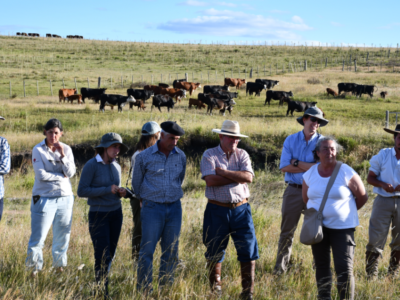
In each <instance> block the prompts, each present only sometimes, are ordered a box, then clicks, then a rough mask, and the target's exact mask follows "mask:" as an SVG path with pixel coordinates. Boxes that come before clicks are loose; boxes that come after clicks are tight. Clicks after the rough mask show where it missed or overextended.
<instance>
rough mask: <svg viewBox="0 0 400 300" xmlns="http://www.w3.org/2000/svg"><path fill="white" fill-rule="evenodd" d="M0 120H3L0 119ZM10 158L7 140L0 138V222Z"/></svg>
mask: <svg viewBox="0 0 400 300" xmlns="http://www.w3.org/2000/svg"><path fill="white" fill-rule="evenodd" d="M0 120H5V119H4V118H3V117H0ZM10 167H11V157H10V145H9V144H8V142H7V140H6V139H5V138H3V137H1V136H0V220H1V217H2V216H3V205H4V178H3V176H4V175H5V174H8V173H9V172H10Z"/></svg>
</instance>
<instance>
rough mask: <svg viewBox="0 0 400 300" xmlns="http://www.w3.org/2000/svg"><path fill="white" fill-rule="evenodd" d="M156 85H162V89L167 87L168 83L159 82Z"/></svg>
mask: <svg viewBox="0 0 400 300" xmlns="http://www.w3.org/2000/svg"><path fill="white" fill-rule="evenodd" d="M158 86H160V87H162V88H164V89H167V88H169V85H168V84H166V83H159V84H158Z"/></svg>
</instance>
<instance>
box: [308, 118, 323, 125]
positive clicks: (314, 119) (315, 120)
mask: <svg viewBox="0 0 400 300" xmlns="http://www.w3.org/2000/svg"><path fill="white" fill-rule="evenodd" d="M310 121H311V122H317V123H318V124H321V120H320V119H318V118H316V117H310Z"/></svg>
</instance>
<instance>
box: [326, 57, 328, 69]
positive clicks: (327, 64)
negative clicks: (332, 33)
mask: <svg viewBox="0 0 400 300" xmlns="http://www.w3.org/2000/svg"><path fill="white" fill-rule="evenodd" d="M326 67H328V58H327V57H326V58H325V68H326Z"/></svg>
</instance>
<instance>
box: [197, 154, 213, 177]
mask: <svg viewBox="0 0 400 300" xmlns="http://www.w3.org/2000/svg"><path fill="white" fill-rule="evenodd" d="M200 172H201V179H204V177H206V176H208V175H215V174H216V173H215V161H214V159H213V158H212V157H210V155H209V152H208V151H206V152H204V154H203V157H202V159H201V163H200Z"/></svg>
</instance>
